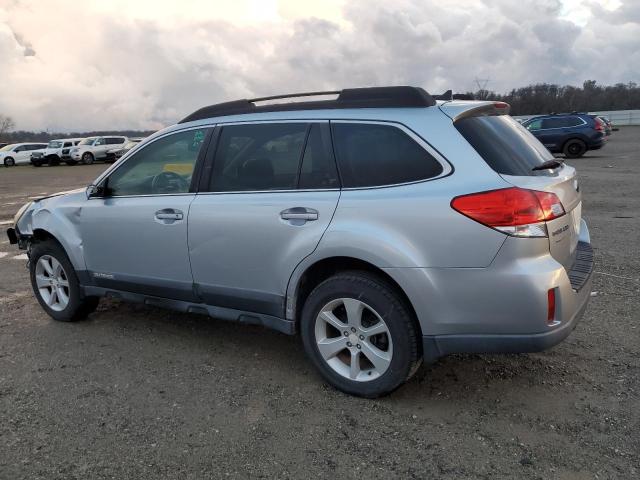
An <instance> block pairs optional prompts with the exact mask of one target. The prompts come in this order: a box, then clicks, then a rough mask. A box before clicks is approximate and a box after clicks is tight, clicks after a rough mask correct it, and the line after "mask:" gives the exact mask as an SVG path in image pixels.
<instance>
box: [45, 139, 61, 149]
mask: <svg viewBox="0 0 640 480" xmlns="http://www.w3.org/2000/svg"><path fill="white" fill-rule="evenodd" d="M61 146H62V142H59V141H58V140H51V141H50V142H49V145H48V148H60V147H61Z"/></svg>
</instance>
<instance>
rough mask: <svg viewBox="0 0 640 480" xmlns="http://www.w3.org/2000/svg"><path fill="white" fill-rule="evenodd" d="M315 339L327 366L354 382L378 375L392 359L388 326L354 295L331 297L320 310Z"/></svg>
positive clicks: (372, 378) (364, 380) (377, 376)
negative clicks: (333, 298)
mask: <svg viewBox="0 0 640 480" xmlns="http://www.w3.org/2000/svg"><path fill="white" fill-rule="evenodd" d="M315 340H316V346H317V348H318V351H319V353H320V355H321V356H322V358H323V359H324V361H325V362H326V363H327V365H329V366H330V367H331V368H332V369H333V370H334V371H335V372H336V373H338V374H339V375H341V376H343V377H345V378H347V379H350V380H353V381H357V382H367V381H371V380H375V379H376V378H379V377H380V376H381V375H383V374H384V373H385V372H386V371H387V369H388V368H389V365H390V364H391V359H392V358H393V342H392V340H391V333H390V332H389V327H388V326H387V324H386V323H385V321H384V320H383V319H382V317H381V316H380V314H378V312H376V311H375V310H374V309H373V308H372V307H370V306H369V305H367V304H366V303H364V302H362V301H360V300H357V299H355V298H338V299H336V300H332V301H331V302H329V303H327V304H326V305H325V306H324V307H323V308H322V309H321V310H320V313H319V314H318V316H317V317H316V323H315Z"/></svg>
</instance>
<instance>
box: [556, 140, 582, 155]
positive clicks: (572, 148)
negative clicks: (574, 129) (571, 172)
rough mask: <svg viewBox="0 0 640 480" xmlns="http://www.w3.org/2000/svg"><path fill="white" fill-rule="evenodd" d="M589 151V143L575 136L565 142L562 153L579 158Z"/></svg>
mask: <svg viewBox="0 0 640 480" xmlns="http://www.w3.org/2000/svg"><path fill="white" fill-rule="evenodd" d="M586 152H587V144H586V143H584V142H583V141H582V140H579V139H577V138H574V139H572V140H569V141H568V142H567V143H565V144H564V147H563V148H562V153H564V156H565V157H567V158H579V157H581V156H583V155H584V154H585V153H586Z"/></svg>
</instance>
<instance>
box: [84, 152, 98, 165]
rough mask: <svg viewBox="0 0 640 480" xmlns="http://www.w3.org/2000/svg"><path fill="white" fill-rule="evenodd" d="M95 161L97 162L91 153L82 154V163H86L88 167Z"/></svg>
mask: <svg viewBox="0 0 640 480" xmlns="http://www.w3.org/2000/svg"><path fill="white" fill-rule="evenodd" d="M94 161H95V158H94V157H93V155H92V154H91V153H89V152H86V153H83V154H82V162H83V163H85V164H86V165H91V164H92V163H93V162H94Z"/></svg>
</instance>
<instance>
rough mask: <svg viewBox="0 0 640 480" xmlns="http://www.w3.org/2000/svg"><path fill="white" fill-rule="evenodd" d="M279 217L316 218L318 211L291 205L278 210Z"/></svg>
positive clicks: (306, 219) (307, 219)
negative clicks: (285, 208) (291, 206)
mask: <svg viewBox="0 0 640 480" xmlns="http://www.w3.org/2000/svg"><path fill="white" fill-rule="evenodd" d="M280 218H282V219H283V220H304V221H313V220H318V211H317V210H314V209H313V208H306V207H293V208H288V209H287V210H283V211H281V212H280Z"/></svg>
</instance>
